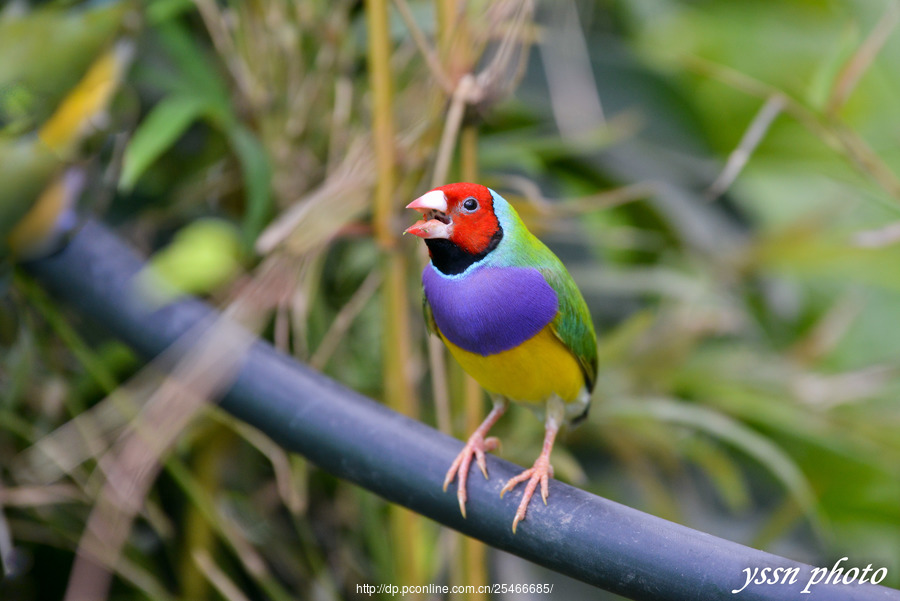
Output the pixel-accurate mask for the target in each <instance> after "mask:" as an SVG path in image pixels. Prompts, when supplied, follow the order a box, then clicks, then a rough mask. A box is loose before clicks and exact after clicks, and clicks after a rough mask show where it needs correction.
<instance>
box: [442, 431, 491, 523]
mask: <svg viewBox="0 0 900 601" xmlns="http://www.w3.org/2000/svg"><path fill="white" fill-rule="evenodd" d="M499 448H500V440H499V439H498V438H496V437H494V436H490V437H488V438H485V437H484V435H483V434H481V432H478V431H476V432H474V433H473V434H472V435H471V436H470V437H469V440H468V441H467V442H466V446H464V447H463V449H462V451H460V452H459V455H457V456H456V459H454V460H453V463H452V464H451V465H450V469H449V470H447V476H446V477H445V478H444V491H445V492H446V491H447V487H448V486H450V483H451V482H453V480H454V479H455V478H456V476H459V484H458V485H457V488H456V498H457V499H459V510H460V512H462V515H463V517H466V498H467V496H466V482H467V481H468V478H469V466H470V465H471V464H472V457H474V458H475V463H476V464H477V465H478V467H479V468H481V473H482V474H484V478H485V480H487V478H488V473H487V463H485V459H484V454H485V452H487V451H494V450H496V449H499Z"/></svg>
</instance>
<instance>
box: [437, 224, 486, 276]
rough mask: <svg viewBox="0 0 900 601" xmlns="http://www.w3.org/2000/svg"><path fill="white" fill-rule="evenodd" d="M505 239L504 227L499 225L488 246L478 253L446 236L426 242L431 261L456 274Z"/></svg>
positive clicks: (483, 256)
mask: <svg viewBox="0 0 900 601" xmlns="http://www.w3.org/2000/svg"><path fill="white" fill-rule="evenodd" d="M502 239H503V228H502V227H500V225H499V224H498V225H497V231H496V232H494V235H493V236H491V241H490V242H489V243H488V245H487V248H485V249H484V250H483V251H481V252H480V253H477V254H472V253H470V252H468V251H466V250H463V249H462V248H460V247H459V246H457V245H456V244H454V243H453V242H451V241H450V240H447V239H446V238H426V239H425V244H426V245H427V246H428V252H429V254H430V255H431V263H432V264H433V265H434V266H435V267H436V268H437V270H438V271H440V272H441V273H443V274H445V275H456V274H458V273H462V272H464V271H465V270H466V269H467V268H468V267H469V266H470V265H473V264H474V263H477V262H478V261H480V260H482V259H483V258H485V257H486V256H488V253H490V252H491V251H492V250H494V249H495V248H497V245H498V244H500V240H502Z"/></svg>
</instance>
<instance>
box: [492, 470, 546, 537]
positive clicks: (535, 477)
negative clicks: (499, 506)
mask: <svg viewBox="0 0 900 601" xmlns="http://www.w3.org/2000/svg"><path fill="white" fill-rule="evenodd" d="M551 477H553V466H552V465H550V454H549V453H547V454H546V455H545V454H544V453H541V455H540V456H539V457H538V458H537V461H535V462H534V466H532V467H530V468H528V469H527V470H525V471H524V472H522V473H521V474H519V475H518V476H516V477H515V478H510V480H509V482H507V483H506V486H504V487H503V490H501V491H500V497H501V498H502V497H503V495H505V494H506V493H508V492H509V491H511V490H512V489H513V488H515V487H516V485H517V484H519V483H520V482H525V481H526V480H527V481H528V484H526V485H525V492H524V493H522V502H521V503H519V508H518V509H517V510H516V517H515V518H514V519H513V523H512V531H513V534H515V533H516V526H517V525H518V524H519V522H521V521H522V520H524V519H525V512H526V511H527V510H528V503H530V502H531V497H533V496H534V491H535V489H536V488H537V485H538V483H540V485H541V498H542V499H543V500H544V505H546V504H547V495H548V490H549V479H550V478H551Z"/></svg>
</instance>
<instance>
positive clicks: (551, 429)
mask: <svg viewBox="0 0 900 601" xmlns="http://www.w3.org/2000/svg"><path fill="white" fill-rule="evenodd" d="M564 413H565V409H564V408H563V405H562V401H560V400H559V399H556V398H554V399H551V400H550V401H549V402H548V403H547V419H546V422H545V425H544V447H543V448H542V449H541V454H540V455H538V458H537V459H536V460H535V462H534V465H533V466H532V467H530V468H528V469H527V470H525V471H524V472H522V473H521V474H519V475H518V476H516V477H515V478H510V480H509V482H507V483H506V486H504V487H503V490H501V491H500V497H501V498H502V497H503V495H505V494H506V493H508V492H509V491H511V490H512V489H513V488H515V487H516V485H517V484H519V483H520V482H525V481H526V480H527V481H528V484H526V485H525V492H524V493H522V502H521V503H519V508H518V509H517V510H516V517H515V518H514V519H513V523H512V531H513V534H515V533H516V526H517V525H518V523H519V522H521V521H522V520H524V519H525V512H526V511H527V510H528V503H529V502H531V497H532V496H534V491H535V489H536V488H537V485H538V483H540V485H541V498H542V499H543V500H544V505H546V504H547V495H548V488H549V479H550V478H551V477H552V476H553V466H552V465H550V453H551V452H552V451H553V443H554V441H555V440H556V434H557V433H558V432H559V426H560V424H561V423H562V419H563V415H564Z"/></svg>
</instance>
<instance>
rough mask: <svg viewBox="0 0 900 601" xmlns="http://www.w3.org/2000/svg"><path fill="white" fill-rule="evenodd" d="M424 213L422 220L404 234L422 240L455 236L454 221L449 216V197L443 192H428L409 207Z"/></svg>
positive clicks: (408, 206)
mask: <svg viewBox="0 0 900 601" xmlns="http://www.w3.org/2000/svg"><path fill="white" fill-rule="evenodd" d="M406 208H407V209H415V210H416V211H419V212H420V213H422V217H423V218H422V219H420V220H419V221H417V222H415V223H414V224H412V225H411V226H409V227H408V228H406V231H405V232H403V233H404V234H412V235H413V236H418V237H420V238H449V237H450V236H451V234H453V221H451V220H450V217H448V216H447V195H446V194H444V192H443V191H441V190H432V191H431V192H426V193H425V194H423V195H422V196H420V197H419V198H417V199H415V200H414V201H412V202H411V203H409V204H408V205H406Z"/></svg>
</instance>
